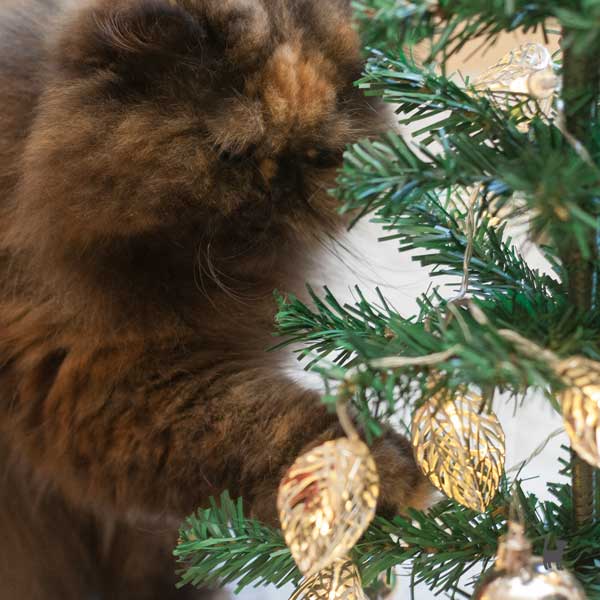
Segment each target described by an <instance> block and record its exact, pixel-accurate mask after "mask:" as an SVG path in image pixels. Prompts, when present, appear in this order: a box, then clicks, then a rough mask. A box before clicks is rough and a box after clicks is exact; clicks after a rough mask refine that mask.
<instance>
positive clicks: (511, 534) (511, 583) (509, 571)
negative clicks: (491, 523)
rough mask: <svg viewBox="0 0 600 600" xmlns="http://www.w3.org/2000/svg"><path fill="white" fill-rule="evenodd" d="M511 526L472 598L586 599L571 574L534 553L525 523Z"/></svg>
mask: <svg viewBox="0 0 600 600" xmlns="http://www.w3.org/2000/svg"><path fill="white" fill-rule="evenodd" d="M508 527H509V529H508V533H507V535H506V536H504V537H503V538H502V539H501V540H500V545H499V546H498V559H497V560H496V564H495V565H494V568H493V569H492V570H491V571H489V572H488V573H487V574H486V575H485V576H484V577H483V579H482V580H481V582H480V583H479V585H478V586H477V589H476V590H475V594H474V596H473V600H586V595H585V592H584V591H583V589H582V588H581V586H580V585H579V582H578V581H577V580H576V579H575V577H573V575H571V573H569V572H568V571H566V570H564V569H561V570H553V569H546V568H545V567H544V563H543V561H542V559H541V558H538V557H534V556H532V555H531V544H530V543H529V541H528V540H527V538H526V537H525V531H524V529H523V526H522V525H519V524H518V523H514V522H509V525H508Z"/></svg>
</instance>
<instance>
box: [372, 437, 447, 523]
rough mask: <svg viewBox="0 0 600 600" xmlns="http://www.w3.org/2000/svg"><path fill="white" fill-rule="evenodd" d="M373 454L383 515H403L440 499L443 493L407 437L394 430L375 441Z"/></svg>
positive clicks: (379, 506) (379, 510) (378, 508)
mask: <svg viewBox="0 0 600 600" xmlns="http://www.w3.org/2000/svg"><path fill="white" fill-rule="evenodd" d="M371 453H372V454H373V458H374V459H375V463H376V464H377V471H378V473H379V479H380V487H381V492H380V495H379V502H378V507H377V512H378V513H379V514H382V515H385V516H393V515H395V514H402V513H405V512H406V509H407V508H408V507H411V508H417V509H420V510H423V509H425V508H428V507H429V506H431V505H432V504H435V502H436V501H438V500H439V493H438V492H437V491H436V489H435V488H434V487H433V486H432V485H431V483H429V480H428V479H427V478H426V477H425V475H423V473H422V472H421V470H420V469H419V467H418V466H417V464H416V463H415V459H414V457H413V452H412V447H411V444H410V442H409V441H408V440H407V439H406V438H405V437H404V436H402V435H400V434H398V433H396V432H395V431H392V430H391V429H390V430H388V431H386V433H385V435H384V436H383V437H381V438H379V439H377V440H375V441H374V442H373V445H372V446H371Z"/></svg>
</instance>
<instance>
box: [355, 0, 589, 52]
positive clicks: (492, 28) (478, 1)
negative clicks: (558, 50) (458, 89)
mask: <svg viewBox="0 0 600 600" xmlns="http://www.w3.org/2000/svg"><path fill="white" fill-rule="evenodd" d="M353 6H354V9H355V14H356V18H357V21H358V25H359V27H360V30H361V33H362V35H363V39H364V41H365V45H367V46H372V47H379V48H386V49H396V48H398V47H400V46H402V45H405V44H414V43H416V42H418V41H420V40H425V39H428V40H430V42H431V49H430V50H431V51H430V57H429V59H430V60H434V59H436V60H439V59H440V58H442V59H445V58H446V57H448V56H451V55H452V54H454V53H456V52H457V51H459V50H460V49H461V48H463V47H464V46H465V44H467V43H468V42H470V41H472V40H477V39H480V40H481V43H482V44H483V45H484V46H490V45H492V44H493V43H494V42H496V40H497V39H498V36H499V35H500V34H501V33H503V32H505V31H515V30H517V29H520V30H522V31H523V32H524V33H528V32H535V31H536V30H537V29H540V28H541V29H542V31H543V32H544V34H545V35H546V29H545V27H546V22H547V21H548V20H554V21H556V22H558V23H559V24H560V25H562V26H564V27H568V28H570V29H571V30H573V31H576V32H577V37H576V39H574V40H573V42H574V44H575V47H576V48H585V47H586V46H589V45H590V44H593V43H594V42H595V41H596V39H597V37H598V32H599V31H600V2H599V1H598V0H590V1H588V2H576V1H575V0H537V1H535V0H533V1H529V0H513V1H512V2H510V3H508V2H506V1H505V0H412V1H409V0H402V1H401V2H398V1H397V0H355V1H354V2H353ZM567 42H569V40H567Z"/></svg>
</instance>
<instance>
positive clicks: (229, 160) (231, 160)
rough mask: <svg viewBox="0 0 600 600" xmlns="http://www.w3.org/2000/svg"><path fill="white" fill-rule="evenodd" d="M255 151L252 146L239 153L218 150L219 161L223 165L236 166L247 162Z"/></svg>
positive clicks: (254, 147)
mask: <svg viewBox="0 0 600 600" xmlns="http://www.w3.org/2000/svg"><path fill="white" fill-rule="evenodd" d="M255 150H256V146H254V145H252V146H249V147H248V148H245V149H244V150H241V151H240V152H234V151H232V150H220V151H219V160H220V161H221V162H223V163H226V164H229V165H237V164H240V163H242V162H244V161H245V160H248V159H250V158H251V157H252V155H253V153H254V151H255Z"/></svg>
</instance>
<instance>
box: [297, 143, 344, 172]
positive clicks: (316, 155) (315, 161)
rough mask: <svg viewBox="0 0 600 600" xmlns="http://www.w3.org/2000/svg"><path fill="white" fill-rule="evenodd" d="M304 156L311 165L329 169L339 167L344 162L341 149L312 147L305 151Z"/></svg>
mask: <svg viewBox="0 0 600 600" xmlns="http://www.w3.org/2000/svg"><path fill="white" fill-rule="evenodd" d="M304 158H305V160H306V162H307V163H308V164H310V165H314V166H315V167H319V168H322V169H327V168H331V167H337V166H339V165H340V164H341V163H342V158H343V152H341V151H339V150H327V149H319V148H310V149H309V150H307V151H306V152H305V153H304Z"/></svg>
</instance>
